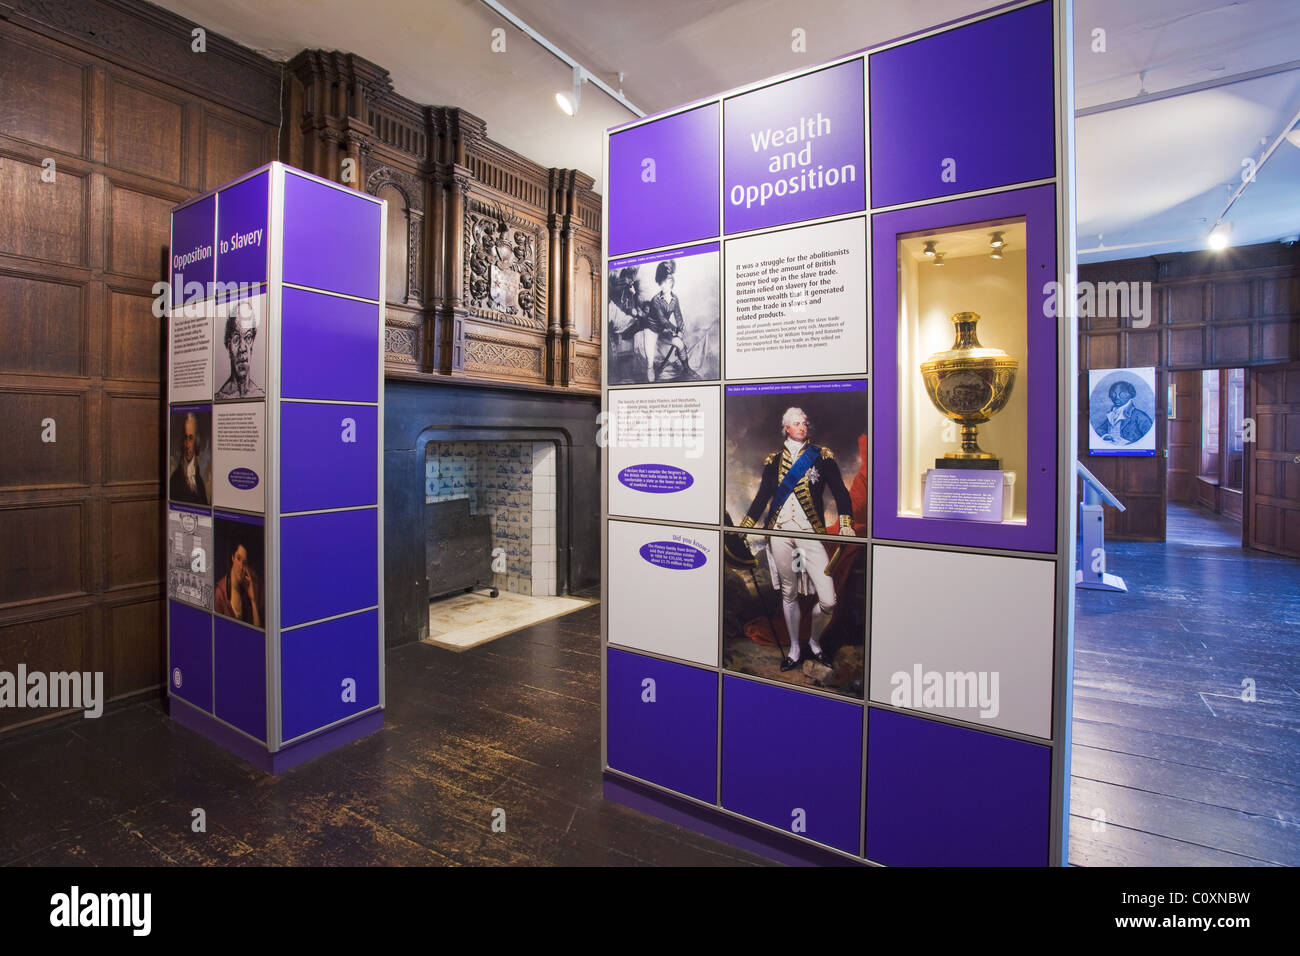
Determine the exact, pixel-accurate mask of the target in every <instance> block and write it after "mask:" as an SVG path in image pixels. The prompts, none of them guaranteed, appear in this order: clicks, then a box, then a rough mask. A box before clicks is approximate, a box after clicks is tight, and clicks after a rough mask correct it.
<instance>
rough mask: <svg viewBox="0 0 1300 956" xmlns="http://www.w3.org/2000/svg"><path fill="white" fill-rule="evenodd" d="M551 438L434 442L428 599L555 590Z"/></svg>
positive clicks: (430, 449)
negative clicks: (472, 593)
mask: <svg viewBox="0 0 1300 956" xmlns="http://www.w3.org/2000/svg"><path fill="white" fill-rule="evenodd" d="M555 463H556V450H555V445H554V443H552V442H527V441H453V442H441V441H440V442H430V443H429V444H428V446H427V449H426V458H425V489H424V490H425V497H424V500H425V510H426V515H427V524H426V528H427V531H426V544H425V564H426V570H427V574H428V580H429V599H430V600H431V601H435V600H440V599H445V598H448V597H452V596H455V595H460V594H464V593H466V592H467V591H470V590H482V591H486V590H487V589H490V588H495V589H497V590H498V591H501V592H507V593H510V594H519V595H526V596H529V597H553V596H554V595H555V593H556V538H555V518H556V468H555Z"/></svg>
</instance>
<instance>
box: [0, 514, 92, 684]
mask: <svg viewBox="0 0 1300 956" xmlns="http://www.w3.org/2000/svg"><path fill="white" fill-rule="evenodd" d="M90 533H91V528H90V505H89V499H85V498H83V499H81V500H76V501H65V502H58V501H54V502H46V503H38V504H31V505H9V506H0V541H5V542H10V543H12V544H11V546H7V547H4V548H0V610H3V609H4V608H5V607H7V606H11V605H20V604H29V603H32V602H36V601H40V600H42V599H46V598H54V597H65V596H69V595H74V594H84V593H87V592H88V591H89V584H88V581H87V574H88V569H87V567H86V548H85V544H86V541H87V539H88V536H89V535H90ZM14 545H16V546H14ZM39 663H40V662H39V661H28V664H29V666H31V667H36V666H38V664H39Z"/></svg>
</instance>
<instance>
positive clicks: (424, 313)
mask: <svg viewBox="0 0 1300 956" xmlns="http://www.w3.org/2000/svg"><path fill="white" fill-rule="evenodd" d="M287 76H288V82H287V83H286V88H285V93H284V106H285V117H286V122H285V133H284V139H283V141H282V142H281V156H282V157H283V158H284V159H285V161H286V162H289V163H291V164H292V165H295V166H299V167H301V168H303V169H306V170H308V171H310V172H313V173H315V174H316V175H318V176H323V177H325V178H328V179H332V180H335V181H336V182H342V183H345V184H347V185H350V186H353V187H354V188H357V189H363V190H364V191H366V192H368V193H371V194H373V195H376V196H383V197H384V198H387V199H388V200H389V219H390V223H389V230H388V242H389V262H388V266H387V267H388V276H389V282H388V287H389V289H388V309H387V314H388V319H387V328H386V330H385V342H384V347H385V361H386V363H387V365H388V367H389V369H390V371H394V372H405V373H417V374H418V373H424V374H426V375H430V376H434V375H445V376H452V377H457V378H469V379H478V380H485V381H496V382H514V383H519V384H532V385H540V386H552V387H556V386H558V387H562V388H566V389H571V390H575V391H581V392H595V391H598V390H599V387H600V326H601V323H600V306H601V302H600V292H599V290H600V245H601V242H600V222H601V208H600V202H601V200H600V196H599V195H597V194H596V193H594V192H593V191H592V187H593V185H594V181H593V180H592V178H591V177H590V176H587V175H586V174H584V173H581V172H578V171H577V170H572V169H546V168H544V167H542V166H539V165H537V164H536V163H533V162H531V161H530V160H528V159H527V158H525V157H523V156H520V155H519V154H518V153H515V152H513V151H512V150H509V149H506V148H505V147H503V146H501V145H500V144H498V143H495V142H493V141H492V140H490V139H489V138H488V137H487V130H486V127H485V124H484V123H483V121H482V120H481V119H479V118H478V117H476V116H474V115H473V114H471V113H467V112H466V111H464V110H462V109H458V108H456V107H447V106H422V105H420V104H417V103H415V102H413V101H411V100H409V99H407V98H405V97H403V96H401V95H400V94H398V93H397V92H395V91H394V90H393V87H392V82H391V80H390V78H389V75H388V72H387V71H386V70H384V69H383V68H382V67H379V66H377V65H375V64H374V63H371V62H369V61H368V60H365V59H362V58H361V57H358V56H355V55H354V54H351V53H340V52H337V51H333V52H327V51H323V50H304V51H303V52H302V53H299V54H298V55H297V56H296V57H294V58H293V59H292V60H291V61H290V62H289V64H288V71H287Z"/></svg>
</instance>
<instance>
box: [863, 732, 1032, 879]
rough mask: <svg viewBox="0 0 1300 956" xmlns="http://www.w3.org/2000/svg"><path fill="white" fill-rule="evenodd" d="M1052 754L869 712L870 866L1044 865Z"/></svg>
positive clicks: (1018, 743) (1016, 742)
mask: <svg viewBox="0 0 1300 956" xmlns="http://www.w3.org/2000/svg"><path fill="white" fill-rule="evenodd" d="M1050 784H1051V750H1050V749H1049V748H1047V747H1042V746H1039V745H1037V744H1030V743H1025V742H1024V741H1022V740H1013V739H1011V738H1009V737H999V736H997V735H996V734H987V733H983V732H982V731H978V730H969V729H967V728H965V727H954V726H952V725H950V724H941V723H939V722H937V721H933V720H925V719H923V718H920V717H910V716H907V715H905V714H896V713H893V712H891V711H887V710H876V709H874V708H873V709H872V711H871V714H870V716H869V718H868V720H867V859H869V860H874V861H875V862H877V863H885V864H888V865H890V866H1046V865H1047V863H1048V859H1047V853H1048V839H1047V838H1048V826H1049V822H1048V819H1049V800H1050V790H1051V787H1050Z"/></svg>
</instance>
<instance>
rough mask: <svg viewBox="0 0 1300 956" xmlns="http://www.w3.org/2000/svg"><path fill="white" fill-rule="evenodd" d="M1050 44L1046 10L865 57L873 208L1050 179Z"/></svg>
mask: <svg viewBox="0 0 1300 956" xmlns="http://www.w3.org/2000/svg"><path fill="white" fill-rule="evenodd" d="M1053 44H1054V41H1053V36H1052V5H1051V4H1050V3H1046V2H1045V3H1038V4H1034V5H1033V6H1030V7H1024V8H1022V9H1019V10H1014V11H1012V12H1010V13H1004V14H1001V15H1000V16H996V17H990V18H989V19H987V20H980V21H978V22H975V23H971V24H968V25H967V26H962V27H957V28H955V29H952V30H948V31H946V32H944V33H939V34H936V35H935V36H931V37H926V38H925V39H922V40H916V41H914V42H912V43H907V44H904V45H902V46H897V47H894V48H893V49H889V50H883V51H881V52H880V53H873V54H871V56H870V57H869V60H870V70H871V204H872V205H873V206H876V207H880V206H892V205H896V204H898V203H904V202H912V201H914V200H917V199H931V198H934V197H936V196H950V195H953V194H954V193H967V192H973V191H975V190H977V189H988V188H990V187H993V186H1007V185H1011V184H1013V183H1023V182H1027V181H1030V180H1034V179H1047V178H1048V177H1050V176H1053V175H1055V172H1056V134H1055V98H1054V97H1055V90H1056V84H1055V81H1054V80H1055V77H1054V73H1053V66H1052V50H1053ZM945 174H946V175H945ZM945 179H947V180H950V181H945ZM876 278H877V280H879V279H880V278H881V274H880V273H879V272H877V273H876Z"/></svg>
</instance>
